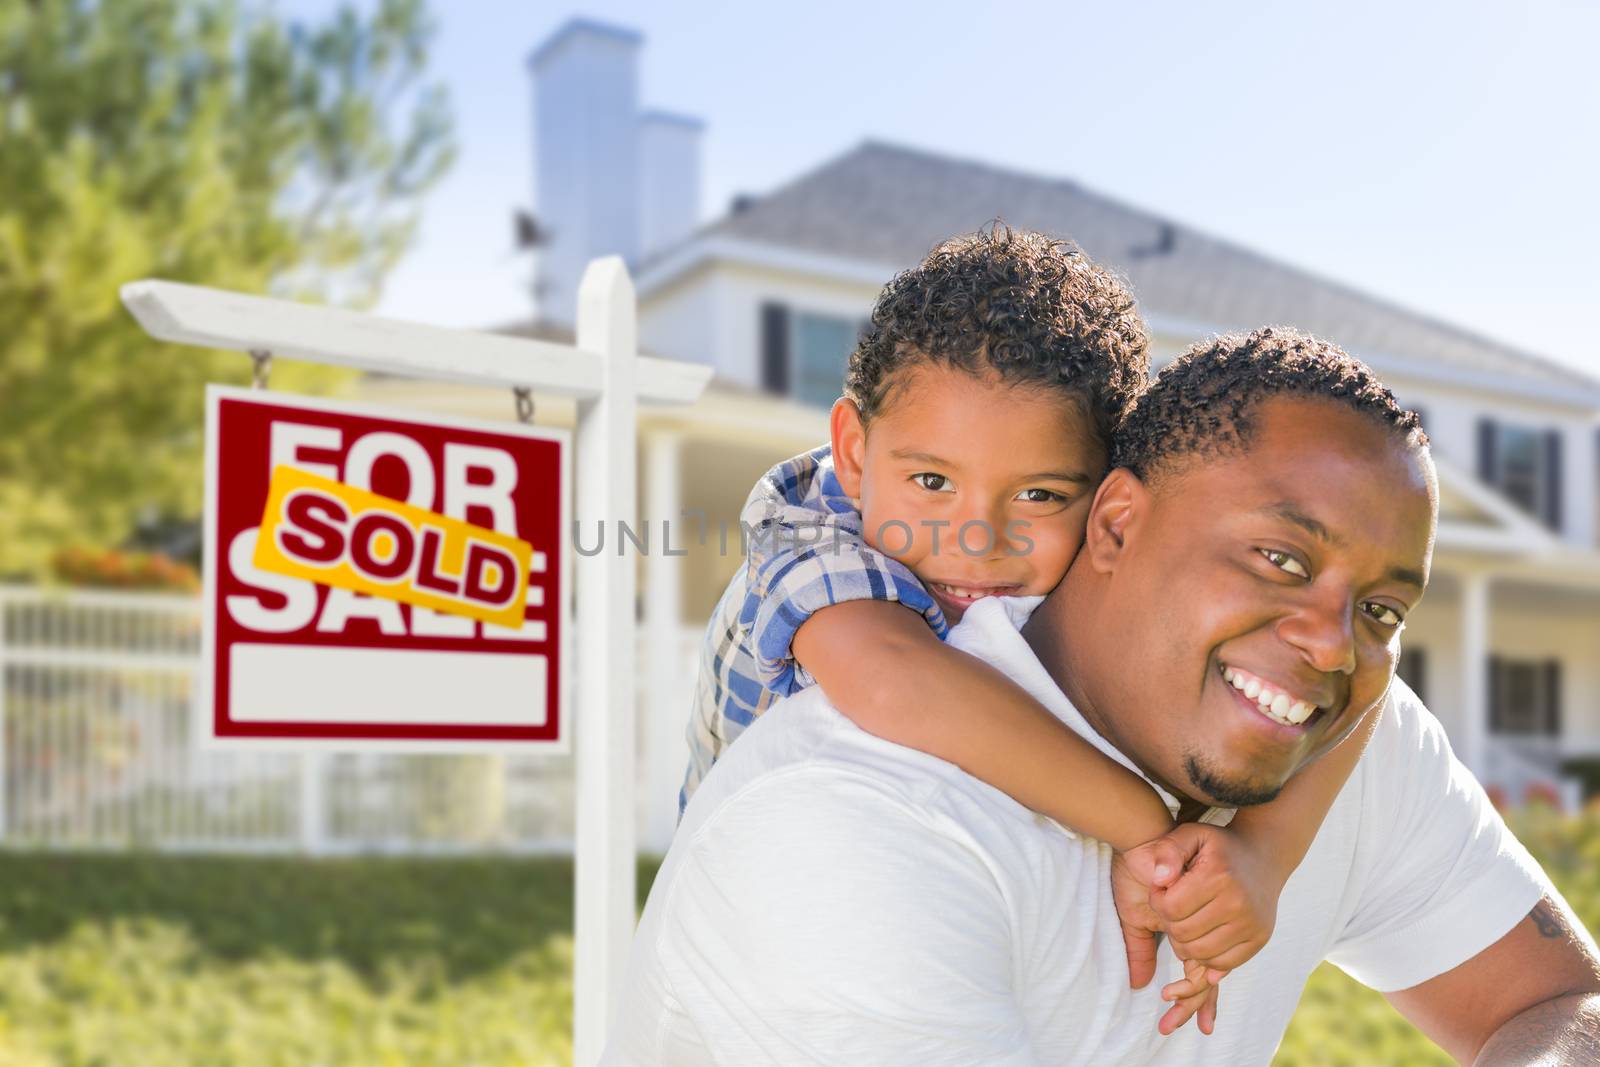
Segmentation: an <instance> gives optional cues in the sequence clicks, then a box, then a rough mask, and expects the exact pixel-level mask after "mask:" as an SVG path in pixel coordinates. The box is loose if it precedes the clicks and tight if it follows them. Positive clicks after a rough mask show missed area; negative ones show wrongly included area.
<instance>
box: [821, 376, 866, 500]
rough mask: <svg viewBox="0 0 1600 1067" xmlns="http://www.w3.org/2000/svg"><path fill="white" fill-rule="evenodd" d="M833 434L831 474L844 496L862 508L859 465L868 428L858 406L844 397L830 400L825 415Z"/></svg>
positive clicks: (863, 452) (864, 463)
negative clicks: (831, 408)
mask: <svg viewBox="0 0 1600 1067" xmlns="http://www.w3.org/2000/svg"><path fill="white" fill-rule="evenodd" d="M828 428H829V430H830V431H831V434H832V437H833V473H834V474H835V475H836V476H837V477H838V479H839V488H840V489H843V490H844V495H845V496H847V497H849V498H850V499H851V500H853V501H855V504H856V510H857V511H859V510H861V468H862V467H864V466H865V465H866V462H867V428H866V427H865V426H863V425H862V424H861V409H860V408H858V407H856V402H855V401H854V400H851V399H850V398H849V397H847V396H841V397H840V398H839V399H838V400H835V401H834V402H833V411H832V412H831V413H830V414H829V415H828Z"/></svg>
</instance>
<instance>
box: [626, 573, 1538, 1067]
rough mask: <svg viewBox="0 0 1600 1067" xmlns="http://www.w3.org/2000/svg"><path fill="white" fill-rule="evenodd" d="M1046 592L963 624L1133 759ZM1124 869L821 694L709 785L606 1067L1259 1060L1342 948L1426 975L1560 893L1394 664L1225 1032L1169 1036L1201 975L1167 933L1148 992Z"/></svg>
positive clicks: (653, 902)
mask: <svg viewBox="0 0 1600 1067" xmlns="http://www.w3.org/2000/svg"><path fill="white" fill-rule="evenodd" d="M1039 599H1040V598H1016V599H992V600H986V601H982V602H980V603H978V604H976V605H974V606H973V607H972V608H971V609H969V610H968V611H967V613H966V616H965V618H964V619H963V620H962V622H961V624H960V626H958V627H957V628H956V629H955V631H954V632H953V633H952V635H951V638H950V641H951V643H952V644H954V645H956V646H957V647H959V648H962V649H964V650H966V651H967V652H970V653H972V654H973V655H976V656H978V657H980V658H982V659H984V660H986V661H987V662H989V663H991V664H993V665H994V666H995V667H997V668H998V669H1000V670H1002V671H1004V672H1005V673H1006V674H1007V675H1009V676H1010V677H1011V678H1012V679H1014V680H1015V681H1016V682H1017V683H1019V684H1020V685H1022V686H1023V688H1025V689H1026V690H1027V691H1028V692H1030V693H1031V694H1032V695H1033V696H1034V697H1035V698H1036V699H1038V700H1039V701H1040V702H1042V703H1043V704H1044V705H1045V706H1046V707H1047V708H1049V709H1050V710H1051V711H1053V712H1054V713H1055V714H1056V715H1058V716H1059V717H1060V718H1061V719H1062V720H1063V721H1065V722H1066V723H1067V725H1068V726H1070V727H1071V728H1072V729H1074V730H1076V731H1077V732H1078V733H1079V734H1082V735H1083V736H1084V737H1086V738H1088V739H1089V740H1090V741H1091V742H1093V743H1094V744H1095V745H1096V746H1097V747H1099V748H1100V749H1101V750H1102V751H1105V752H1106V753H1107V754H1108V755H1110V756H1112V758H1114V759H1117V760H1118V761H1119V762H1121V763H1123V764H1124V765H1125V766H1129V767H1130V769H1131V764H1130V763H1129V762H1128V760H1127V759H1126V758H1125V757H1123V756H1122V754H1121V753H1119V752H1117V751H1116V750H1115V749H1113V748H1111V747H1110V745H1109V744H1108V743H1107V742H1106V741H1105V740H1104V739H1103V738H1101V737H1100V736H1099V735H1098V734H1096V733H1095V732H1094V730H1093V729H1092V728H1091V727H1090V726H1089V725H1088V723H1087V722H1086V721H1085V720H1084V719H1083V718H1082V717H1081V716H1080V715H1079V714H1078V712H1077V710H1076V709H1075V708H1073V707H1072V705H1071V704H1070V703H1069V702H1068V700H1067V699H1066V697H1065V695H1063V694H1062V692H1061V691H1060V689H1058V688H1057V687H1056V685H1055V683H1054V682H1053V681H1052V680H1051V678H1050V676H1049V674H1048V673H1047V672H1046V671H1045V669H1044V667H1043V666H1042V665H1041V664H1040V663H1039V661H1038V659H1037V658H1036V657H1035V656H1034V654H1033V652H1032V650H1031V649H1030V648H1029V647H1028V644H1027V642H1026V641H1024V640H1023V638H1022V635H1021V633H1020V632H1019V629H1020V627H1021V625H1022V622H1023V621H1024V620H1025V619H1026V618H1027V615H1028V613H1029V612H1030V611H1031V610H1032V608H1033V607H1034V606H1035V605H1036V604H1037V603H1038V602H1039ZM1110 862H1111V851H1110V848H1109V846H1107V845H1105V844H1103V843H1101V842H1099V841H1096V840H1093V839H1091V838H1086V837H1082V836H1079V835H1077V834H1074V833H1072V832H1070V831H1068V830H1066V829H1064V828H1062V827H1061V826H1059V825H1058V824H1056V823H1054V822H1052V821H1050V820H1048V819H1045V818H1044V817H1042V816H1039V815H1036V814H1034V813H1033V812H1031V811H1029V810H1028V809H1026V808H1024V807H1022V806H1021V805H1019V804H1017V803H1016V802H1014V801H1013V800H1011V799H1010V798H1009V797H1007V796H1006V795H1005V794H1003V793H1001V792H999V791H998V790H996V789H993V788H991V787H990V786H988V785H985V784H984V783H983V782H981V781H979V780H978V779H976V778H973V777H971V776H970V775H968V774H966V773H964V772H962V771H961V770H959V769H957V768H956V767H955V766H953V765H951V764H949V763H946V762H944V761H942V760H939V759H935V758H933V757H931V756H928V755H925V754H923V753H920V752H916V751H914V750H912V749H908V748H903V747H901V746H899V745H895V744H891V743H890V742H887V741H883V740H881V739H879V738H876V737H873V736H872V735H870V734H867V733H865V732H864V731H862V730H860V729H858V728H857V727H856V726H855V725H854V724H852V723H851V722H850V721H849V720H847V719H846V718H844V717H843V716H842V715H840V714H839V712H837V711H836V710H835V709H834V708H833V707H832V706H830V705H829V703H828V702H827V700H826V699H825V698H824V696H823V694H822V691H821V689H820V688H817V687H812V688H811V689H808V690H806V691H805V692H804V693H802V694H799V695H797V696H795V697H793V698H791V699H789V700H786V701H784V702H782V703H780V704H778V705H776V706H775V707H774V708H772V709H771V710H770V711H768V712H767V714H766V715H764V716H762V717H761V719H760V720H758V721H757V722H756V723H755V725H753V726H752V727H751V728H750V729H749V730H748V731H746V732H745V734H744V736H742V737H741V738H740V740H739V743H738V744H737V745H734V746H732V747H731V748H730V749H729V750H728V752H727V754H726V755H725V756H724V758H723V759H722V760H721V761H720V762H719V763H718V764H717V766H716V768H715V770H714V771H713V773H711V774H710V775H709V776H708V777H707V778H706V781H705V783H704V784H703V785H702V787H701V788H700V790H699V791H698V792H697V793H696V794H695V796H694V798H693V800H692V802H691V803H690V805H689V807H688V810H687V812H686V813H685V817H684V821H683V823H682V825H681V826H680V827H679V828H678V832H677V836H676V838H675V839H674V841H673V845H672V849H671V851H670V852H669V853H668V855H667V859H666V862H665V863H664V864H663V866H662V868H661V872H660V874H659V875H658V876H657V879H656V882H655V885H654V887H653V888H652V890H651V893H650V899H649V903H648V904H647V905H646V907H645V912H644V917H643V920H642V922H641V924H640V927H639V931H638V935H637V937H636V939H635V942H634V945H633V950H632V957H631V959H630V961H629V969H628V976H627V983H626V989H625V992H624V995H623V1001H622V1003H621V1005H620V1010H619V1016H618V1018H617V1020H616V1024H615V1026H614V1027H613V1030H612V1034H611V1041H610V1044H609V1047H608V1048H607V1050H606V1055H605V1058H604V1060H603V1063H605V1064H609V1065H644V1064H652V1065H654V1064H661V1065H679V1064H682V1065H688V1064H696V1065H698V1064H707V1063H716V1064H729V1065H737V1067H750V1065H755V1064H768V1063H772V1064H827V1065H855V1064H860V1065H869V1067H891V1065H896V1064H905V1065H907V1067H943V1065H958V1064H959V1065H972V1064H983V1065H986V1067H1000V1065H1018V1067H1020V1065H1024V1064H1036V1063H1037V1064H1093V1065H1096V1067H1100V1065H1110V1064H1135V1063H1140V1064H1143V1063H1162V1064H1165V1063H1171V1064H1217V1065H1227V1067H1237V1065H1240V1064H1265V1063H1267V1062H1269V1061H1270V1059H1271V1057H1272V1054H1273V1051H1274V1049H1275V1048H1276V1047H1277V1044H1278V1042H1279V1040H1280V1038H1281V1037H1282V1034H1283V1031H1284V1029H1285V1027H1286V1026H1287V1025H1288V1023H1289V1018H1290V1016H1291V1015H1292V1014H1293V1011H1294V1008H1295V1005H1296V1003H1297V1002H1298V1000H1299V996H1300V991H1301V989H1302V987H1303V986H1304V984H1305V980H1306V978H1307V977H1308V976H1309V975H1310V973H1311V971H1312V970H1313V969H1314V968H1315V967H1316V966H1317V964H1318V963H1319V962H1321V961H1322V960H1323V959H1325V958H1326V959H1330V960H1332V961H1333V962H1334V963H1336V964H1338V965H1339V966H1340V967H1342V968H1343V969H1344V970H1346V971H1347V972H1349V973H1350V974H1351V975H1353V976H1354V977H1356V978H1357V979H1359V980H1360V981H1362V982H1364V983H1366V984H1367V985H1369V986H1372V987H1374V988H1376V989H1379V990H1384V991H1390V990H1397V989H1405V988H1408V987H1410V986H1413V985H1416V984H1418V983H1419V982H1422V981H1424V980H1426V979H1428V978H1431V977H1433V976H1435V975H1438V974H1440V973H1442V972H1444V971H1446V970H1449V969H1450V968H1452V967H1454V966H1456V965H1457V964H1459V963H1462V962H1464V961H1466V960H1467V959H1470V958H1471V957H1473V956H1475V955H1477V954H1478V953H1479V952H1480V951H1482V950H1483V949H1484V948H1486V947H1488V946H1489V945H1491V944H1493V943H1494V942H1495V941H1497V940H1498V939H1499V938H1500V937H1501V936H1503V935H1504V934H1505V933H1506V932H1507V931H1509V930H1510V929H1511V928H1512V927H1513V926H1514V925H1515V924H1516V923H1517V922H1518V921H1519V920H1520V919H1522V918H1523V917H1524V916H1525V915H1527V913H1528V912H1529V910H1530V909H1531V908H1532V907H1533V905H1534V904H1535V903H1536V902H1537V901H1538V899H1539V897H1540V896H1541V895H1542V894H1543V893H1544V892H1546V891H1547V888H1548V886H1547V882H1546V881H1545V878H1544V875H1543V873H1542V872H1541V871H1540V870H1539V868H1538V867H1537V865H1536V864H1535V863H1534V862H1533V860H1532V859H1531V858H1530V857H1529V856H1528V854H1527V853H1526V851H1525V850H1524V849H1523V848H1522V846H1521V845H1520V844H1519V843H1518V842H1517V841H1516V839H1515V838H1513V837H1512V836H1511V834H1510V833H1509V832H1508V831H1507V830H1506V828H1505V826H1504V824H1503V823H1502V822H1501V820H1500V818H1499V816H1498V815H1497V814H1496V813H1495V811H1494V809H1493V808H1492V807H1491V806H1490V805H1489V803H1488V801H1487V799H1486V798H1485V796H1484V794H1483V790H1482V789H1481V788H1480V787H1479V786H1478V784H1477V782H1476V780H1475V779H1474V778H1473V777H1472V776H1471V774H1470V773H1468V772H1467V771H1466V769H1465V768H1463V767H1462V766H1461V764H1460V763H1459V762H1457V761H1456V760H1455V758H1454V757H1453V756H1452V755H1451V752H1450V747H1449V744H1448V742H1447V741H1446V739H1445V735H1444V731H1443V729H1442V728H1441V727H1440V725H1439V723H1438V721H1437V720H1435V719H1434V717H1433V716H1432V715H1431V714H1429V713H1428V711H1427V710H1426V709H1425V708H1424V707H1423V706H1422V704H1421V702H1420V701H1418V700H1417V699H1416V697H1415V696H1414V695H1413V694H1412V693H1411V692H1410V690H1409V689H1407V688H1405V686H1404V685H1403V683H1401V682H1399V681H1396V683H1395V686H1394V692H1393V693H1392V694H1391V697H1390V699H1389V701H1388V703H1387V704H1386V706H1385V708H1384V710H1383V717H1382V721H1381V722H1380V724H1379V726H1378V728H1377V732H1376V734H1375V736H1374V737H1373V740H1372V743H1371V745H1370V746H1369V748H1368V750H1367V753H1366V755H1365V756H1364V757H1363V758H1362V760H1361V762H1360V764H1359V765H1358V767H1357V769H1356V771H1355V773H1354V774H1353V775H1352V776H1351V779H1350V781H1349V782H1348V783H1347V784H1346V786H1345V788H1344V790H1343V792H1342V793H1341V794H1340V795H1339V798H1338V800H1337V802H1336V803H1335V804H1334V806H1333V808H1332V810H1331V811H1330V812H1329V815H1328V818H1327V820H1326V822H1325V823H1324V824H1323V827H1322V831H1321V832H1320V833H1319V834H1318V836H1317V838H1316V841H1315V842H1314V844H1313V845H1312V848H1311V850H1310V852H1309V853H1308V854H1307V856H1306V858H1305V861H1304V862H1303V863H1302V864H1301V865H1300V868H1299V870H1297V871H1296V872H1295V874H1294V876H1293V877H1292V878H1291V879H1290V880H1289V883H1288V885H1287V886H1286V887H1285V889H1284V892H1283V895H1282V898H1281V899H1280V900H1279V904H1278V921H1277V928H1276V931H1275V933H1274V934H1273V937H1272V940H1271V941H1270V943H1269V944H1268V945H1267V946H1266V948H1264V949H1263V950H1262V951H1261V952H1260V953H1259V954H1258V955H1257V956H1256V957H1255V958H1254V959H1252V960H1251V961H1250V962H1249V963H1247V964H1245V965H1244V966H1242V967H1240V968H1238V969H1237V970H1235V971H1234V972H1233V973H1232V974H1231V975H1230V976H1229V977H1228V978H1227V979H1225V980H1224V982H1223V984H1222V987H1221V997H1220V1001H1219V1015H1218V1020H1217V1026H1216V1031H1215V1033H1214V1034H1213V1035H1211V1036H1209V1037H1207V1036H1205V1035H1202V1034H1201V1033H1200V1032H1199V1030H1198V1028H1197V1027H1196V1026H1195V1025H1194V1024H1193V1023H1192V1022H1191V1023H1189V1024H1188V1025H1186V1026H1185V1027H1184V1028H1183V1029H1181V1030H1179V1031H1178V1032H1177V1033H1175V1034H1173V1035H1172V1036H1170V1037H1162V1036H1161V1035H1160V1034H1159V1033H1158V1032H1157V1031H1156V1022H1157V1020H1158V1019H1159V1018H1160V1017H1161V1015H1162V1013H1163V1012H1164V1011H1165V1009H1166V1007H1167V1005H1166V1004H1165V1003H1163V1002H1162V1001H1161V999H1160V993H1159V989H1160V986H1161V984H1162V982H1163V980H1170V979H1171V978H1175V977H1177V976H1178V975H1179V974H1181V967H1180V965H1179V964H1178V963H1177V961H1176V960H1174V959H1173V958H1172V956H1171V950H1170V948H1168V947H1167V946H1165V945H1163V947H1162V949H1161V952H1162V960H1161V969H1160V970H1159V971H1158V976H1157V979H1156V981H1154V982H1152V983H1150V985H1148V986H1146V987H1145V988H1144V989H1142V990H1133V989H1129V988H1128V970H1127V962H1126V955H1125V952H1124V949H1123V942H1122V936H1121V933H1120V930H1119V926H1118V923H1117V918H1116V911H1115V909H1114V907H1113V904H1112V899H1111V889H1110V874H1109V869H1110ZM1162 975H1167V976H1168V978H1167V979H1163V977H1162Z"/></svg>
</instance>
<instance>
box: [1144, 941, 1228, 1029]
mask: <svg viewBox="0 0 1600 1067" xmlns="http://www.w3.org/2000/svg"><path fill="white" fill-rule="evenodd" d="M1217 974H1218V972H1216V971H1212V970H1209V969H1207V967H1206V966H1205V964H1203V963H1201V962H1200V961H1198V960H1184V961H1183V975H1184V976H1183V977H1182V978H1181V979H1179V980H1178V981H1176V982H1169V983H1168V984H1167V985H1165V986H1163V987H1162V989H1161V999H1162V1000H1170V1001H1172V1007H1170V1008H1168V1009H1167V1012H1166V1014H1165V1015H1163V1016H1161V1021H1160V1022H1159V1023H1157V1024H1156V1029H1158V1030H1160V1031H1161V1034H1162V1036H1163V1037H1165V1036H1167V1035H1168V1034H1171V1033H1172V1032H1173V1031H1175V1030H1177V1029H1178V1028H1179V1027H1181V1026H1182V1025H1183V1024H1184V1023H1186V1022H1188V1021H1189V1020H1190V1019H1191V1018H1194V1016H1195V1014H1196V1013H1198V1014H1199V1018H1197V1019H1195V1025H1196V1026H1198V1027H1200V1032H1201V1033H1202V1034H1207V1035H1209V1034H1210V1033H1211V1031H1212V1030H1214V1029H1216V1026H1217V983H1218V982H1220V981H1221V980H1222V977H1223V976H1225V975H1226V972H1222V975H1221V976H1219V977H1216V978H1213V977H1212V976H1213V975H1217Z"/></svg>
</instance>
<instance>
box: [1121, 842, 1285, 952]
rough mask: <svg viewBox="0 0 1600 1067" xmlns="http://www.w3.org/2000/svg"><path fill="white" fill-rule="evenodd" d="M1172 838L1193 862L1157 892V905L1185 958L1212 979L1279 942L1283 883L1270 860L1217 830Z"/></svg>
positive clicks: (1154, 898)
mask: <svg viewBox="0 0 1600 1067" xmlns="http://www.w3.org/2000/svg"><path fill="white" fill-rule="evenodd" d="M1163 840H1170V841H1172V842H1173V843H1174V844H1175V845H1176V846H1177V851H1178V852H1179V853H1180V854H1182V855H1183V856H1185V857H1186V862H1185V865H1184V869H1183V873H1182V874H1181V875H1180V876H1179V877H1178V878H1177V879H1176V880H1175V881H1172V882H1170V883H1168V884H1167V885H1166V886H1164V887H1162V888H1158V889H1156V890H1154V891H1153V892H1152V893H1151V894H1150V901H1149V906H1150V910H1151V911H1153V912H1154V913H1155V914H1156V916H1157V918H1158V919H1159V920H1160V922H1161V925H1162V928H1163V929H1165V930H1166V932H1167V935H1168V936H1169V937H1171V938H1172V948H1173V951H1174V952H1176V953H1177V954H1178V955H1179V956H1180V957H1181V958H1183V959H1186V960H1187V959H1193V960H1198V961H1200V962H1201V963H1203V964H1204V965H1205V966H1206V967H1207V969H1208V970H1209V971H1210V972H1211V976H1212V981H1213V982H1214V981H1217V980H1218V979H1219V978H1220V975H1221V974H1223V973H1226V972H1228V971H1231V970H1233V969H1234V968H1236V967H1238V966H1240V965H1241V964H1243V963H1244V962H1245V961H1246V960H1248V959H1250V958H1251V957H1252V956H1254V955H1255V954H1256V953H1257V952H1260V951H1261V949H1262V947H1263V946H1264V945H1266V943H1267V940H1268V939H1269V938H1270V937H1271V936H1272V930H1273V927H1274V926H1275V925H1276V923H1277V919H1278V894H1279V893H1280V892H1282V890H1283V883H1282V882H1281V881H1279V877H1278V875H1277V873H1276V871H1277V867H1276V865H1275V864H1274V863H1272V862H1270V857H1264V856H1259V855H1257V854H1256V853H1255V851H1254V850H1252V849H1251V847H1250V845H1249V844H1248V842H1247V839H1246V838H1244V837H1242V836H1240V835H1238V834H1233V833H1230V832H1229V831H1227V830H1226V829H1222V828H1219V827H1215V826H1207V825H1203V824H1199V823H1185V824H1184V825H1182V826H1178V827H1175V828H1174V829H1173V830H1172V832H1171V833H1169V834H1167V835H1166V838H1164V839H1163Z"/></svg>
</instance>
